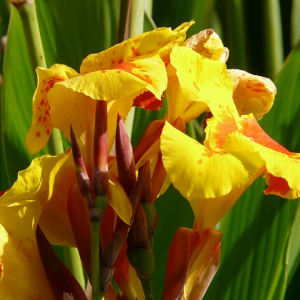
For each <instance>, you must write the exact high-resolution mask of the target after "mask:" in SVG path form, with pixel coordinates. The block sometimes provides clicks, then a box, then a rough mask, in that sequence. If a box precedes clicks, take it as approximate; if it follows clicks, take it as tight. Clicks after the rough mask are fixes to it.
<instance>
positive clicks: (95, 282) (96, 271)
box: [91, 220, 103, 300]
mask: <svg viewBox="0 0 300 300" xmlns="http://www.w3.org/2000/svg"><path fill="white" fill-rule="evenodd" d="M100 224H101V222H100V221H96V220H94V221H91V227H92V294H93V300H99V299H102V298H103V295H102V293H101V289H100V259H99V251H100V238H99V232H100Z"/></svg>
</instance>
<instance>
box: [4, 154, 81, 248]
mask: <svg viewBox="0 0 300 300" xmlns="http://www.w3.org/2000/svg"><path fill="white" fill-rule="evenodd" d="M75 183H77V179H76V172H75V166H74V163H73V158H72V153H63V154H60V155H58V156H49V155H45V156H42V157H39V158H36V159H34V160H33V161H32V163H31V165H30V166H29V167H28V168H27V169H26V170H23V171H21V172H19V175H18V179H17V181H16V182H15V183H14V185H13V186H12V188H11V189H9V190H8V191H7V192H6V193H5V194H4V195H3V196H1V198H0V199H1V203H3V204H9V203H18V202H20V201H24V200H34V201H36V202H38V203H39V204H40V205H42V207H43V211H42V214H41V217H40V219H39V225H40V227H41V229H42V230H43V232H44V234H45V235H46V237H47V239H48V240H49V241H50V242H51V244H59V245H69V246H75V241H74V237H73V233H72V229H71V225H70V221H69V217H68V212H67V199H68V192H69V188H70V187H71V186H72V185H73V184H75Z"/></svg>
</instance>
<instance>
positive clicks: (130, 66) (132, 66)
mask: <svg viewBox="0 0 300 300" xmlns="http://www.w3.org/2000/svg"><path fill="white" fill-rule="evenodd" d="M113 69H117V70H118V69H119V70H123V71H125V72H127V73H130V74H132V75H133V76H135V77H137V78H139V79H141V80H143V81H145V82H147V83H149V84H151V83H152V80H151V79H150V76H149V75H148V74H146V75H145V76H142V75H140V74H137V73H135V72H134V70H139V67H138V66H137V65H136V64H134V63H130V62H129V63H124V64H121V65H118V66H116V67H115V68H113Z"/></svg>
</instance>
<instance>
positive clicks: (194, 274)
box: [183, 229, 222, 300]
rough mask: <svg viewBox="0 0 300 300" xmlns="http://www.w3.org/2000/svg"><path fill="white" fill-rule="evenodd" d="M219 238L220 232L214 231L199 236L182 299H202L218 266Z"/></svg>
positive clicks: (210, 230)
mask: <svg viewBox="0 0 300 300" xmlns="http://www.w3.org/2000/svg"><path fill="white" fill-rule="evenodd" d="M221 238H222V233H221V231H219V230H215V229H207V230H205V231H204V232H203V233H202V234H200V243H199V244H198V245H197V248H196V249H194V252H193V255H192V257H191V261H190V265H191V266H190V270H189V273H188V279H187V282H186V285H185V287H184V298H183V299H185V300H188V299H190V300H192V299H202V298H203V297H204V295H205V293H206V291H207V289H208V287H209V285H210V282H211V280H212V279H213V277H214V276H215V274H216V272H217V270H218V267H219V264H220V248H221Z"/></svg>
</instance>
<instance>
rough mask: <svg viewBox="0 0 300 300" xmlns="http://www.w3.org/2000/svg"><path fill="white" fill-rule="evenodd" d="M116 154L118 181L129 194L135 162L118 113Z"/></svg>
mask: <svg viewBox="0 0 300 300" xmlns="http://www.w3.org/2000/svg"><path fill="white" fill-rule="evenodd" d="M116 155H117V165H118V173H119V181H120V183H121V184H122V186H123V188H124V190H125V192H126V193H127V195H129V194H130V192H131V190H132V188H133V186H134V185H135V183H136V176H135V162H134V156H133V150H132V145H131V142H130V139H129V136H128V134H127V131H126V128H125V124H124V122H123V120H122V118H121V116H120V115H118V120H117V131H116Z"/></svg>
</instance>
